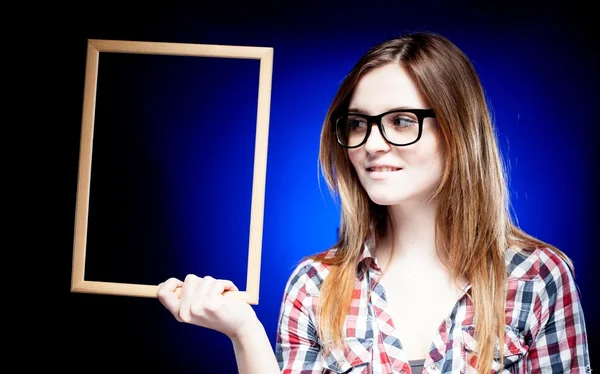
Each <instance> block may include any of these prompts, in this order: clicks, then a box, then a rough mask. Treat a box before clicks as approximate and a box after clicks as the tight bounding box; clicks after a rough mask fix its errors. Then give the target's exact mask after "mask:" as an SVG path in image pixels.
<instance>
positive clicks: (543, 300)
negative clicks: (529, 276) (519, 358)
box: [527, 252, 591, 373]
mask: <svg viewBox="0 0 600 374" xmlns="http://www.w3.org/2000/svg"><path fill="white" fill-rule="evenodd" d="M540 260H541V263H540V279H539V282H538V283H537V284H536V287H537V292H536V298H535V299H534V304H533V308H534V313H533V315H534V316H535V317H534V319H535V320H534V321H532V328H531V332H532V336H533V343H532V344H531V346H530V349H529V354H528V356H527V357H528V359H529V367H530V369H531V370H532V371H533V372H538V373H539V372H543V373H589V372H591V369H590V367H589V364H590V363H589V361H590V360H589V353H588V347H587V334H586V329H585V321H584V316H583V310H582V308H581V303H580V300H579V294H578V290H577V288H576V285H575V281H574V279H573V275H572V274H571V271H570V269H569V268H568V267H567V264H566V263H565V262H564V261H563V260H562V259H561V258H560V257H559V256H557V255H556V254H554V253H551V252H542V253H541V259H540Z"/></svg>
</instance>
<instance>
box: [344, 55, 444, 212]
mask: <svg viewBox="0 0 600 374" xmlns="http://www.w3.org/2000/svg"><path fill="white" fill-rule="evenodd" d="M429 108H430V107H429V104H428V103H427V102H425V101H424V100H423V99H422V98H421V95H420V93H419V91H418V90H417V87H416V86H415V84H414V83H413V82H412V80H411V79H410V78H409V76H408V75H407V74H406V73H405V72H404V69H402V68H401V67H400V66H398V65H396V64H388V65H384V66H381V67H379V68H376V69H373V70H371V71H370V72H368V73H367V74H365V75H364V76H363V77H362V78H361V80H360V81H359V83H358V85H357V86H356V88H355V90H354V93H353V95H352V98H351V100H350V105H349V110H348V111H349V112H355V113H356V112H358V113H364V114H367V115H377V114H380V113H383V112H387V111H390V110H394V109H429ZM369 126H371V127H372V128H371V134H370V136H369V138H368V139H367V142H366V143H365V144H363V145H362V146H360V147H358V148H352V149H348V156H349V158H350V161H351V162H352V165H354V168H355V169H356V173H357V174H358V178H359V179H360V182H361V184H362V186H363V188H364V189H365V190H366V192H367V194H368V195H369V197H370V198H371V200H373V202H374V203H376V204H379V205H398V204H406V203H408V202H411V201H412V202H423V201H425V199H427V198H428V197H429V195H430V194H431V193H432V192H433V191H434V190H435V188H436V187H437V185H438V183H439V181H440V178H441V175H442V168H443V165H442V163H443V157H442V156H443V154H442V144H441V136H440V132H439V127H438V124H437V122H436V120H435V119H434V118H425V119H424V121H423V132H422V135H421V138H420V140H419V141H418V142H416V143H414V144H411V145H408V146H400V147H399V146H394V145H391V144H389V143H388V142H386V141H385V139H384V138H383V137H382V136H381V133H380V132H379V129H378V128H377V125H375V124H369Z"/></svg>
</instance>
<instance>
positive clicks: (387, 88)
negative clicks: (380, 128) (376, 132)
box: [349, 64, 428, 115]
mask: <svg viewBox="0 0 600 374" xmlns="http://www.w3.org/2000/svg"><path fill="white" fill-rule="evenodd" d="M426 107H428V106H427V105H426V102H425V101H424V100H423V99H422V97H421V94H420V92H419V90H418V89H417V87H416V85H415V84H414V83H413V81H412V80H411V79H410V77H409V76H408V75H407V74H406V72H405V71H404V69H403V68H401V67H400V66H399V65H397V64H387V65H384V66H380V67H378V68H375V69H373V70H371V71H369V72H368V73H366V74H365V75H364V76H363V77H362V78H361V79H360V81H359V82H358V84H357V85H356V87H355V89H354V93H353V94H352V98H351V99H350V105H349V109H351V110H352V109H354V110H359V111H362V112H365V113H367V114H371V115H374V114H379V113H382V112H385V111H388V110H392V109H396V108H426Z"/></svg>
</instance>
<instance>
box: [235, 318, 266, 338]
mask: <svg viewBox="0 0 600 374" xmlns="http://www.w3.org/2000/svg"><path fill="white" fill-rule="evenodd" d="M264 331H265V330H264V327H263V325H262V323H260V321H259V320H258V318H257V317H256V315H253V316H252V318H250V319H249V320H248V321H247V322H246V323H245V324H244V325H243V326H241V327H240V328H239V329H238V330H237V331H235V332H234V333H233V334H231V335H230V336H229V338H230V339H231V341H232V342H233V344H243V343H244V342H246V341H255V339H256V337H257V336H260V335H261V334H264Z"/></svg>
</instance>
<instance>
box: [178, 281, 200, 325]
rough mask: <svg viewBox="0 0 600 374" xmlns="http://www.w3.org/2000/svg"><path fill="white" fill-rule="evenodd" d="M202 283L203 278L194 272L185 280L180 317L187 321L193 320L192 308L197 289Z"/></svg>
mask: <svg viewBox="0 0 600 374" xmlns="http://www.w3.org/2000/svg"><path fill="white" fill-rule="evenodd" d="M200 284H202V278H199V277H197V276H196V275H194V274H188V275H187V276H186V277H185V280H184V281H183V285H182V287H181V294H180V296H179V300H180V306H179V317H180V318H181V319H182V320H183V321H185V322H190V321H191V314H190V308H191V305H192V302H193V301H194V298H195V297H196V296H195V294H196V289H197V288H198V286H199V285H200Z"/></svg>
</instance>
